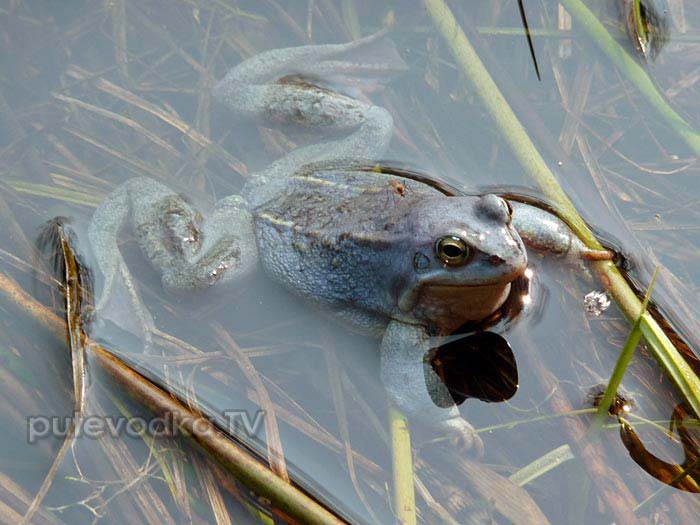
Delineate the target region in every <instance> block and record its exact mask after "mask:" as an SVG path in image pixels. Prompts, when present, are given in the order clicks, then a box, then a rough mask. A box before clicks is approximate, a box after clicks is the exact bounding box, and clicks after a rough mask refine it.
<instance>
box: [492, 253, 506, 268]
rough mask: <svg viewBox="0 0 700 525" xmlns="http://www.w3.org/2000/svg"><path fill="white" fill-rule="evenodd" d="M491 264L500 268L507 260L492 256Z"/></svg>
mask: <svg viewBox="0 0 700 525" xmlns="http://www.w3.org/2000/svg"><path fill="white" fill-rule="evenodd" d="M489 262H490V263H491V264H493V265H494V266H499V265H501V264H503V263H504V262H506V260H505V259H502V258H500V257H499V256H498V255H491V256H489Z"/></svg>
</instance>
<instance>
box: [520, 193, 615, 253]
mask: <svg viewBox="0 0 700 525" xmlns="http://www.w3.org/2000/svg"><path fill="white" fill-rule="evenodd" d="M509 204H510V206H511V207H512V209H513V214H512V221H513V227H514V228H515V229H516V230H517V232H518V233H519V234H520V237H521V238H522V240H523V242H524V243H525V244H526V245H527V246H528V247H529V248H532V249H534V250H538V251H541V252H545V253H550V254H553V255H559V256H562V257H565V258H566V259H568V260H571V261H574V260H578V259H588V260H595V261H600V260H610V259H612V258H613V256H614V253H613V252H611V251H609V250H594V249H591V248H589V247H588V246H586V245H585V244H584V243H583V241H581V239H579V238H578V236H577V235H576V234H575V233H574V232H573V231H572V230H571V228H569V226H568V225H567V224H566V223H565V222H564V221H562V220H561V219H560V218H559V217H557V216H556V215H554V214H553V213H550V212H548V211H547V210H543V209H542V208H538V207H537V206H532V205H531V204H525V203H522V202H516V201H509Z"/></svg>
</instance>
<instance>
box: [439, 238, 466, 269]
mask: <svg viewBox="0 0 700 525" xmlns="http://www.w3.org/2000/svg"><path fill="white" fill-rule="evenodd" d="M435 254H436V255H437V256H438V258H439V259H440V260H441V261H442V262H444V263H445V264H449V265H458V264H464V263H465V262H466V261H467V259H468V258H469V247H468V246H467V243H465V242H464V241H463V240H462V239H460V238H459V237H455V236H453V235H446V236H445V237H440V238H439V239H438V240H437V242H436V243H435Z"/></svg>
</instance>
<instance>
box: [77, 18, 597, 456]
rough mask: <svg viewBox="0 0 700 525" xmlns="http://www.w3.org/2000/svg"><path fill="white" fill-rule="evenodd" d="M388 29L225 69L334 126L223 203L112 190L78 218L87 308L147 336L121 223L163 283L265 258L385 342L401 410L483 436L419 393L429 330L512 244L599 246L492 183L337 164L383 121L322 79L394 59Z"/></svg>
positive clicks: (503, 268) (518, 271)
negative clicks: (97, 288) (483, 185)
mask: <svg viewBox="0 0 700 525" xmlns="http://www.w3.org/2000/svg"><path fill="white" fill-rule="evenodd" d="M385 33H386V32H385V31H383V32H380V33H377V34H375V35H372V36H369V37H366V38H363V39H361V40H358V41H355V42H351V43H348V44H336V45H314V46H303V47H295V48H288V49H277V50H272V51H268V52H264V53H261V54H259V55H256V56H254V57H252V58H249V59H248V60H246V61H244V62H242V63H241V64H239V65H238V66H236V67H234V68H233V69H232V70H231V71H230V72H229V73H228V74H227V75H226V76H225V77H224V78H223V79H222V80H221V81H220V82H219V83H218V84H217V85H216V86H215V88H214V97H215V98H216V99H217V100H218V101H220V102H221V103H223V104H225V105H227V106H228V107H229V108H230V109H231V110H233V111H234V112H235V113H237V114H238V115H242V116H246V117H250V118H254V119H256V121H258V122H261V123H265V124H267V125H283V124H292V125H302V126H307V127H310V128H313V129H315V130H318V131H319V132H321V133H323V134H325V135H327V136H333V137H335V138H334V139H333V140H331V141H327V142H318V143H315V144H310V145H306V146H303V147H299V148H297V149H295V150H294V151H291V152H290V153H288V154H287V155H285V156H284V157H283V158H281V159H279V160H277V161H275V162H273V163H272V164H271V165H270V166H268V167H267V168H265V169H264V170H262V171H260V172H257V173H252V174H251V175H250V176H249V178H248V179H247V181H246V184H245V186H244V187H243V189H242V191H241V193H240V195H233V196H229V197H226V198H223V199H221V200H219V201H218V202H217V203H216V204H215V205H214V206H213V207H212V208H211V210H210V211H209V213H208V214H206V215H205V216H202V215H201V214H200V213H199V212H197V211H196V210H195V209H193V207H192V206H190V205H189V204H188V203H186V202H185V201H184V200H183V199H182V198H181V197H180V196H179V195H178V194H177V193H175V192H174V191H172V190H171V189H169V188H168V187H167V186H165V185H163V184H162V183H160V182H157V181H155V180H151V179H147V178H136V179H132V180H129V181H127V182H126V183H124V184H123V185H122V186H120V187H119V188H117V189H116V190H115V191H114V192H113V193H112V194H110V195H109V196H108V197H107V198H106V199H105V200H104V201H103V202H102V204H101V205H100V206H99V207H98V209H97V210H96V212H95V214H94V216H93V218H92V221H91V223H90V225H89V230H88V238H89V241H90V245H91V250H92V252H93V257H94V260H95V262H96V264H97V267H98V268H99V271H100V272H101V274H102V275H103V278H104V288H103V291H102V293H101V294H100V296H99V297H98V298H97V301H96V305H95V309H96V313H97V316H96V317H98V318H102V319H106V320H110V311H122V312H123V311H124V309H125V308H124V306H123V304H122V305H121V306H118V307H116V308H115V303H114V301H118V302H119V303H127V304H128V305H129V306H128V308H127V309H128V310H129V311H130V315H131V317H132V319H135V321H134V324H136V325H138V331H139V332H140V333H141V334H142V335H143V337H144V340H145V341H146V345H147V346H148V345H149V341H150V334H151V332H152V330H153V320H152V318H151V315H150V313H149V312H148V311H147V310H146V308H145V307H144V306H143V303H142V300H141V298H140V295H139V292H138V289H137V286H136V284H135V283H134V280H133V279H132V277H131V272H130V271H129V268H128V266H127V264H126V262H125V260H124V258H123V257H122V254H121V253H120V251H119V248H118V241H119V239H120V236H121V232H122V229H123V228H125V227H129V228H130V229H131V231H133V233H134V235H135V237H136V239H137V242H138V244H139V245H140V247H141V250H142V252H143V254H144V256H145V258H146V259H147V260H148V261H149V262H150V264H151V265H152V266H153V267H154V268H155V270H156V271H157V272H159V273H160V275H161V276H162V283H163V286H164V287H165V288H166V289H168V290H173V291H186V292H188V291H191V290H194V289H206V288H209V287H211V286H214V285H217V287H221V286H223V285H229V286H234V287H235V286H236V285H237V284H240V283H241V281H242V280H243V279H246V278H247V277H249V276H250V274H251V273H252V272H253V271H254V270H255V269H256V268H258V267H262V269H263V270H264V272H265V274H266V275H267V277H268V278H269V279H271V280H273V281H275V282H277V283H278V284H280V285H282V286H283V287H285V288H286V289H287V290H288V291H290V292H291V293H292V294H294V295H296V296H298V297H301V298H303V299H305V300H306V301H307V302H308V303H310V304H311V305H313V306H315V307H316V308H317V309H318V310H320V311H322V312H323V313H324V314H326V315H329V316H332V317H334V318H335V319H337V320H338V321H340V322H341V323H342V324H344V325H347V326H349V327H351V328H352V329H354V330H356V331H359V332H362V333H365V334H371V335H374V336H376V337H377V338H378V339H379V340H380V341H381V343H380V363H381V378H382V381H383V383H384V386H385V388H386V391H387V393H388V395H389V397H390V399H391V401H392V402H393V403H395V405H396V406H397V407H398V408H399V409H401V410H402V411H404V412H405V413H406V414H407V416H409V418H410V419H411V420H412V421H422V422H423V423H425V425H426V426H428V427H429V428H432V429H434V430H436V431H438V432H446V433H448V434H450V435H451V437H453V438H456V439H457V440H458V441H461V442H462V443H463V444H464V445H465V446H467V447H469V446H471V445H473V444H475V443H476V444H478V445H480V442H479V440H478V438H477V437H476V436H475V434H474V432H473V429H472V427H471V425H470V424H469V423H468V422H467V421H466V420H464V419H463V418H462V417H461V415H460V412H459V410H458V409H457V407H456V406H455V405H454V404H450V405H448V406H438V405H436V404H435V403H434V402H433V400H432V399H431V396H430V394H429V390H430V391H438V394H439V395H438V397H439V398H442V399H446V398H447V396H449V393H447V392H446V391H445V388H446V387H445V386H444V383H443V382H442V381H441V379H440V377H439V375H438V374H437V373H436V372H435V370H434V369H433V368H432V367H430V366H427V360H426V355H427V354H428V352H429V350H430V349H431V348H432V347H434V346H436V345H435V344H434V343H435V341H436V338H440V337H442V336H445V335H448V334H450V333H452V332H453V331H454V330H455V329H456V328H457V327H460V326H462V325H464V324H465V323H470V322H478V321H482V320H483V319H486V318H489V316H491V315H492V314H493V313H494V312H496V311H497V310H498V309H499V308H501V307H502V306H503V304H504V302H505V301H506V298H507V297H508V295H509V292H510V290H511V284H512V283H513V282H514V281H515V280H516V279H518V278H520V277H521V276H522V275H523V273H524V271H525V269H526V266H527V253H526V250H525V245H524V241H525V242H526V243H528V245H531V246H534V247H535V248H536V249H543V250H546V251H550V252H554V253H557V254H559V255H562V256H565V257H569V258H580V257H589V258H598V257H605V258H607V257H608V254H607V252H605V253H600V252H595V251H591V250H589V249H587V248H586V247H585V246H584V245H583V244H582V243H581V241H580V240H579V239H578V238H576V237H575V236H574V235H572V234H571V232H570V230H569V229H568V228H567V227H566V225H565V224H564V223H563V222H562V221H561V220H559V219H557V218H556V217H554V216H553V215H551V214H549V213H547V212H544V211H543V210H540V209H538V208H535V207H532V206H528V205H525V204H520V203H515V202H512V203H511V202H509V201H506V200H504V199H502V198H500V197H498V196H496V195H483V196H448V195H445V194H444V193H443V192H441V191H439V190H438V189H436V188H434V187H432V186H431V185H428V184H425V183H423V182H421V181H419V180H413V179H409V178H403V177H401V176H400V175H397V174H384V173H374V172H370V171H363V170H359V169H353V168H351V167H342V166H352V164H353V162H355V161H357V160H358V159H363V160H369V161H376V160H378V159H381V158H382V157H383V155H384V152H385V151H386V149H387V147H388V145H389V142H390V140H391V136H392V130H393V120H392V117H391V115H390V113H389V112H388V111H387V110H386V109H384V108H382V107H378V106H375V105H373V104H371V103H368V102H363V101H361V100H359V99H357V98H355V97H353V96H351V95H350V94H343V93H340V92H339V91H334V90H331V89H328V88H327V87H323V86H322V85H321V81H320V80H319V79H323V82H324V83H326V82H328V83H327V84H325V85H331V84H333V85H337V84H340V85H342V86H343V87H344V89H345V90H346V93H351V92H352V91H353V90H354V89H356V88H357V86H376V85H379V84H380V83H381V82H382V81H383V80H385V79H386V78H388V77H389V76H391V75H394V74H396V73H398V72H400V71H402V70H404V69H405V65H404V63H403V61H402V60H401V58H400V57H399V55H398V53H397V51H396V49H395V47H394V46H393V44H392V42H391V41H390V40H389V39H388V38H386V35H385ZM338 137H339V138H338ZM309 166H311V167H309ZM324 166H325V167H324ZM113 321H114V322H116V323H117V324H119V323H125V322H126V321H125V320H124V319H123V318H118V317H117V318H115V319H113ZM440 392H441V393H440Z"/></svg>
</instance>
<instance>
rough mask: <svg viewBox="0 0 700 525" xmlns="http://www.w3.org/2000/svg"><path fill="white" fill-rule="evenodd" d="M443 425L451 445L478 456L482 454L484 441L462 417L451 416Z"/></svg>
mask: <svg viewBox="0 0 700 525" xmlns="http://www.w3.org/2000/svg"><path fill="white" fill-rule="evenodd" d="M444 426H445V430H446V431H447V433H448V435H449V438H450V442H451V443H452V444H453V445H456V446H457V447H459V448H460V449H462V450H469V451H471V452H472V453H473V454H474V455H475V456H476V457H479V458H480V457H482V456H483V455H484V442H483V441H482V440H481V438H480V437H479V435H478V434H477V433H476V430H474V427H473V426H471V424H470V423H469V422H468V421H467V420H465V419H464V418H462V417H456V418H452V419H449V420H447V421H445V423H444Z"/></svg>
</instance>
